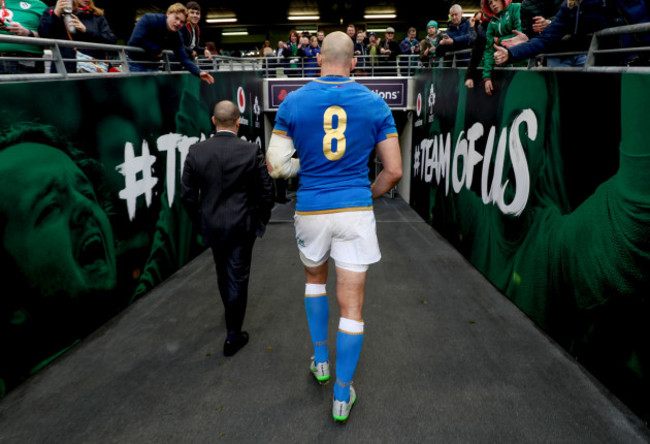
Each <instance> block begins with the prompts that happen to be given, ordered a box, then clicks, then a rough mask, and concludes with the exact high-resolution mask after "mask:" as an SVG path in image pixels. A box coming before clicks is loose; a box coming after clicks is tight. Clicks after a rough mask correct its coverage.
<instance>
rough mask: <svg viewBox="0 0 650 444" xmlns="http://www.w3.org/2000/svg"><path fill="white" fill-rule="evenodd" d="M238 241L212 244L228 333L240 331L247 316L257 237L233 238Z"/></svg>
mask: <svg viewBox="0 0 650 444" xmlns="http://www.w3.org/2000/svg"><path fill="white" fill-rule="evenodd" d="M233 237H235V238H236V239H233V240H229V241H227V242H224V243H219V242H217V243H215V244H213V245H212V247H211V248H212V256H213V257H214V263H215V266H216V269H217V282H218V285H219V293H220V294H221V300H222V301H223V306H224V309H225V314H226V328H227V329H228V332H229V333H230V332H235V333H237V332H240V331H241V328H242V324H243V323H244V315H245V314H246V302H247V300H248V279H249V277H250V270H251V258H252V255H253V245H254V244H255V235H254V234H241V235H238V236H233Z"/></svg>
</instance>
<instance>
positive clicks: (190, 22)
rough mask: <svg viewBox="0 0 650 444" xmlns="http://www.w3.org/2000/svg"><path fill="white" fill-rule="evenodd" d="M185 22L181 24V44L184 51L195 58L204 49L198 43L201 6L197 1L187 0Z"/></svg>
mask: <svg viewBox="0 0 650 444" xmlns="http://www.w3.org/2000/svg"><path fill="white" fill-rule="evenodd" d="M185 7H186V8H187V23H186V24H185V26H183V28H182V31H181V34H182V35H183V45H184V46H185V52H186V53H187V55H188V56H190V58H192V59H196V58H197V57H198V55H199V54H201V53H202V52H203V51H204V49H203V48H201V46H200V44H199V35H200V31H199V21H200V20H201V6H199V4H198V3H197V2H188V3H187V5H185Z"/></svg>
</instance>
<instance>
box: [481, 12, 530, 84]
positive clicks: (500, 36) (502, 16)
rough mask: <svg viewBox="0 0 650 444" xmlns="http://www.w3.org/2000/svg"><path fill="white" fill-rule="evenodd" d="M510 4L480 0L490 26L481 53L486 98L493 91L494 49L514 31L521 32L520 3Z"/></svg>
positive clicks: (512, 34)
mask: <svg viewBox="0 0 650 444" xmlns="http://www.w3.org/2000/svg"><path fill="white" fill-rule="evenodd" d="M511 2H512V0H481V8H482V9H483V14H484V15H485V16H486V17H490V24H488V26H487V31H486V32H485V39H486V43H485V51H484V53H483V83H484V85H485V92H486V93H487V95H488V96H491V95H492V92H493V91H494V85H493V84H492V69H493V68H494V48H495V47H496V46H497V44H498V43H500V42H501V41H504V40H507V39H510V38H512V37H515V36H516V34H515V33H514V31H520V32H521V20H520V18H519V12H520V8H521V3H511ZM488 3H489V6H488ZM495 42H498V43H495Z"/></svg>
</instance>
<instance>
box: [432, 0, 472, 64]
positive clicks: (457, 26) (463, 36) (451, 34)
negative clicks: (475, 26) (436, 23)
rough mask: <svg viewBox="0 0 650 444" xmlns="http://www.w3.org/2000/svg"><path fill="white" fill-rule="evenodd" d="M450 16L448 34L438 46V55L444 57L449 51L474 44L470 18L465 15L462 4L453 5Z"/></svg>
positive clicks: (459, 49)
mask: <svg viewBox="0 0 650 444" xmlns="http://www.w3.org/2000/svg"><path fill="white" fill-rule="evenodd" d="M449 17H450V18H451V20H450V21H449V23H448V25H447V34H446V35H445V37H444V38H443V39H441V40H440V43H439V44H438V47H437V48H436V55H437V56H438V57H442V56H444V55H445V54H446V53H448V52H452V51H461V50H463V49H467V48H469V47H470V46H471V44H472V41H471V39H470V35H469V20H467V19H466V18H465V17H463V8H461V6H460V5H453V6H452V7H451V8H450V9H449ZM465 58H466V57H465Z"/></svg>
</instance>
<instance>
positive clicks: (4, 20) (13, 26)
mask: <svg viewBox="0 0 650 444" xmlns="http://www.w3.org/2000/svg"><path fill="white" fill-rule="evenodd" d="M515 1H517V0H515ZM25 4H26V3H25V1H21V0H3V8H2V12H1V13H0V15H1V17H0V18H1V20H0V34H9V35H18V36H22V37H44V38H52V39H61V40H72V41H81V42H95V43H106V44H114V43H115V42H116V40H117V39H116V37H115V35H114V34H113V32H112V31H111V28H110V26H109V24H108V22H107V20H106V18H105V16H104V11H103V10H102V9H100V8H98V7H96V6H95V4H94V0H56V5H55V6H53V7H47V6H46V5H45V4H44V3H42V2H41V0H30V1H29V7H28V8H25V6H24V5H25ZM465 15H466V14H463V10H462V7H461V6H460V5H458V4H455V5H453V6H451V8H450V9H449V21H448V23H446V24H444V25H446V27H443V28H442V29H441V28H440V27H439V25H438V22H437V21H435V20H429V21H428V22H427V24H426V35H425V36H424V37H423V38H422V39H421V40H420V39H418V36H417V30H416V28H415V27H410V28H408V30H407V31H406V36H405V37H404V39H403V40H397V39H396V38H395V28H394V27H393V26H388V27H387V28H386V29H385V32H384V35H383V36H382V37H380V36H378V35H377V34H376V33H375V32H366V30H364V29H363V28H357V27H356V26H355V25H354V24H348V25H347V26H346V33H347V35H348V36H350V39H351V40H352V42H353V44H354V53H355V56H357V58H358V63H357V66H356V69H355V71H354V74H355V75H358V76H361V75H365V74H366V73H368V71H371V70H372V71H374V72H375V74H378V75H394V74H396V73H398V72H399V70H401V69H404V68H407V69H408V72H409V73H411V72H413V71H411V70H410V69H411V68H412V67H419V66H425V67H427V66H433V65H434V64H438V63H439V64H440V66H449V63H450V62H452V61H453V64H454V65H455V66H466V67H468V70H467V74H466V82H465V84H466V86H467V87H468V88H473V87H474V85H475V83H476V82H478V81H479V80H480V81H482V82H483V86H484V89H485V92H486V93H487V94H488V95H491V94H492V92H493V91H494V88H495V85H494V83H493V81H492V72H493V69H494V67H495V66H506V65H508V66H511V65H520V66H525V65H526V64H527V63H528V61H529V60H530V59H531V58H535V57H536V56H538V55H539V54H548V53H569V54H564V55H562V54H560V55H552V56H549V57H545V58H543V59H541V60H538V62H537V63H538V64H544V65H546V66H551V67H558V66H583V65H584V64H585V61H586V53H587V50H588V47H589V42H590V39H591V35H592V34H593V33H594V32H596V31H599V30H601V29H604V28H609V27H616V26H621V25H629V24H637V23H647V22H649V21H650V17H649V16H648V7H647V6H646V3H645V0H521V1H520V2H513V1H512V0H481V11H479V12H477V13H475V14H474V16H472V17H466V16H465ZM200 20H201V7H200V5H199V4H198V3H197V2H196V1H190V2H188V3H187V4H186V5H183V4H181V3H175V4H173V5H171V6H170V7H169V8H168V10H167V12H166V13H165V14H151V13H150V14H145V15H143V16H142V17H141V18H140V19H139V20H138V21H137V22H136V25H135V27H134V29H133V32H132V34H131V37H130V39H129V40H128V43H127V45H128V46H135V47H139V48H142V49H143V50H144V53H141V52H138V53H134V54H128V56H129V68H130V69H131V70H132V71H157V70H159V69H160V66H161V65H160V62H161V60H162V59H163V50H171V51H172V52H173V53H174V55H173V56H172V57H171V60H172V61H175V62H177V63H178V64H179V65H181V66H182V68H181V69H185V70H187V71H189V72H191V73H192V74H194V75H196V76H199V77H200V78H201V79H203V80H205V81H206V82H211V76H210V75H209V74H208V73H207V72H206V71H202V70H201V69H200V67H202V66H208V65H207V64H206V62H207V61H211V60H212V58H213V56H215V55H217V54H225V52H224V51H223V50H219V51H217V48H216V46H215V45H214V43H213V42H206V44H205V46H202V44H201V34H200V27H199V22H200ZM324 37H325V33H324V32H323V30H319V31H318V32H317V33H316V34H315V35H311V34H310V33H309V32H308V31H303V32H302V33H299V32H298V31H295V30H292V31H291V32H290V33H289V35H288V38H287V40H286V41H282V40H281V41H279V42H278V43H277V47H275V49H274V48H273V47H272V45H271V42H270V41H268V40H267V41H265V42H264V44H263V46H262V48H261V49H260V50H259V55H260V56H261V57H265V58H267V59H268V61H267V66H271V67H273V68H274V69H275V70H276V71H277V69H281V70H283V72H284V73H285V74H286V75H288V76H302V75H305V76H307V77H314V76H317V75H318V64H317V54H318V53H320V47H321V45H322V42H323V39H324ZM649 43H650V33H635V34H628V35H623V36H620V37H618V38H617V39H616V42H614V43H613V44H612V45H611V47H635V46H647V45H648V44H649ZM60 50H61V56H62V57H63V59H64V60H65V69H66V71H68V72H75V71H80V70H81V69H80V64H81V62H80V59H85V60H87V59H91V60H97V61H100V60H105V59H107V58H108V54H107V53H106V52H105V51H99V50H90V49H88V50H83V52H82V51H80V50H79V49H76V48H73V47H63V46H61V47H60ZM647 54H648V53H646V52H642V51H639V53H633V54H630V53H628V54H626V55H625V56H618V59H616V60H614V63H610V64H626V65H644V66H647V65H648V64H649V63H648V61H649V59H648V55H647ZM398 56H402V57H400V58H399V60H400V61H399V62H398ZM405 56H408V57H405ZM5 57H11V58H12V59H10V60H6V59H5ZM18 59H19V60H18ZM136 60H137V61H136ZM454 65H452V66H454ZM53 66H54V65H53ZM98 66H99V65H98ZM479 68H482V69H481V70H480V77H481V78H480V79H479V78H478V73H479ZM44 70H45V65H44V64H43V47H42V46H40V45H29V44H25V43H22V42H21V43H14V42H0V74H1V73H34V72H44ZM52 70H53V71H56V67H54V68H52Z"/></svg>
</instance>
